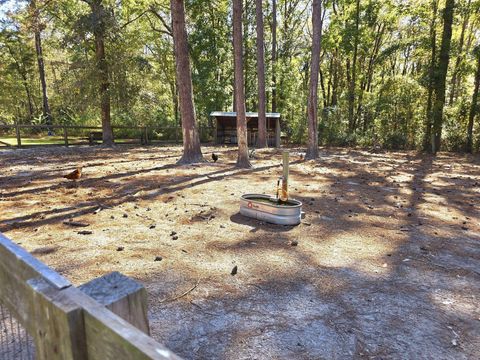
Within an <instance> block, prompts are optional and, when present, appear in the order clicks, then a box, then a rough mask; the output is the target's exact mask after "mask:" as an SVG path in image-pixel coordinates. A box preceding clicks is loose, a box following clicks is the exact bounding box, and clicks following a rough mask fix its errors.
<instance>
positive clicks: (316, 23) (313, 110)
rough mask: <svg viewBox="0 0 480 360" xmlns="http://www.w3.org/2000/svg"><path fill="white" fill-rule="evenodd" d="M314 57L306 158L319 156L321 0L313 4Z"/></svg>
mask: <svg viewBox="0 0 480 360" xmlns="http://www.w3.org/2000/svg"><path fill="white" fill-rule="evenodd" d="M312 28H313V39H312V59H311V65H310V68H311V70H310V92H309V95H308V147H307V153H306V156H305V158H306V159H316V158H318V118H317V110H318V74H319V70H320V45H321V39H322V9H321V0H313V4H312Z"/></svg>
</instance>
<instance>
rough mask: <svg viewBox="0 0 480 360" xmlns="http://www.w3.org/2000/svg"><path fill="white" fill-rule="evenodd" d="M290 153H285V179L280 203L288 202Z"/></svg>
mask: <svg viewBox="0 0 480 360" xmlns="http://www.w3.org/2000/svg"><path fill="white" fill-rule="evenodd" d="M288 161H289V153H288V151H284V152H283V179H282V191H281V192H280V201H288Z"/></svg>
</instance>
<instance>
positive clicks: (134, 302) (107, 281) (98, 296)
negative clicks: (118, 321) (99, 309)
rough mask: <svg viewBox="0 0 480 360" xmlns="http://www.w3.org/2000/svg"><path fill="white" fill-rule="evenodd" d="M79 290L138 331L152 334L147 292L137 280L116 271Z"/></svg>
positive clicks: (92, 281) (82, 286)
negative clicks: (148, 315) (149, 322)
mask: <svg viewBox="0 0 480 360" xmlns="http://www.w3.org/2000/svg"><path fill="white" fill-rule="evenodd" d="M79 289H80V290H81V291H82V292H84V293H85V294H87V295H89V296H90V297H92V298H93V299H95V300H96V301H98V302H99V303H100V304H102V305H104V306H105V307H106V308H107V309H109V310H110V311H111V312H113V313H114V314H117V315H118V316H120V317H121V318H122V319H124V320H126V321H128V322H129V323H130V324H132V325H133V326H135V327H136V328H137V329H139V330H142V331H143V332H144V333H145V334H148V335H149V334H150V327H149V324H148V317H147V308H148V304H147V292H146V290H145V288H144V287H143V286H142V285H140V284H139V283H138V282H136V281H135V280H133V279H130V278H129V277H127V276H125V275H123V274H120V273H119V272H117V271H115V272H112V273H110V274H107V275H104V276H102V277H99V278H97V279H93V280H91V281H89V282H88V283H86V284H83V285H81V286H79Z"/></svg>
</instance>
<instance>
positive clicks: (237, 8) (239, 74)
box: [233, 0, 251, 168]
mask: <svg viewBox="0 0 480 360" xmlns="http://www.w3.org/2000/svg"><path fill="white" fill-rule="evenodd" d="M242 12H243V10H242V0H233V51H234V61H235V66H234V68H235V102H236V105H237V107H236V112H237V141H238V159H237V167H240V168H250V167H251V164H250V161H249V159H248V143H247V119H246V116H245V89H244V82H243V41H242V40H243V39H242Z"/></svg>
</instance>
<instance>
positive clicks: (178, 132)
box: [0, 123, 214, 148]
mask: <svg viewBox="0 0 480 360" xmlns="http://www.w3.org/2000/svg"><path fill="white" fill-rule="evenodd" d="M112 130H113V132H114V138H117V139H120V140H115V143H116V144H132V143H141V144H142V145H149V144H155V143H176V144H178V143H181V142H182V128H181V127H176V126H167V127H159V126H112ZM2 131H3V132H8V131H10V132H11V133H12V134H15V135H14V136H15V138H16V145H12V144H10V143H7V142H5V141H1V140H0V145H4V146H17V147H19V148H20V147H24V146H32V145H30V144H25V143H24V142H22V138H23V139H26V138H28V139H31V137H32V134H34V133H41V132H43V133H45V132H50V133H51V132H53V133H55V134H56V135H57V138H59V140H58V141H57V142H56V143H55V144H49V145H62V144H63V145H65V146H69V145H94V144H96V143H97V142H98V141H101V132H102V127H101V126H76V125H21V124H18V123H16V124H15V125H1V124H0V138H1V132H2ZM27 133H28V134H29V136H25V135H26V134H27ZM116 133H117V134H116ZM118 133H123V134H128V135H126V136H125V135H124V136H122V135H121V134H118ZM199 133H200V139H201V141H202V142H211V141H213V140H214V128H211V127H204V126H200V127H199ZM79 134H80V135H79ZM132 134H134V136H132ZM117 135H118V136H117ZM35 146H45V145H42V144H37V145H35Z"/></svg>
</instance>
